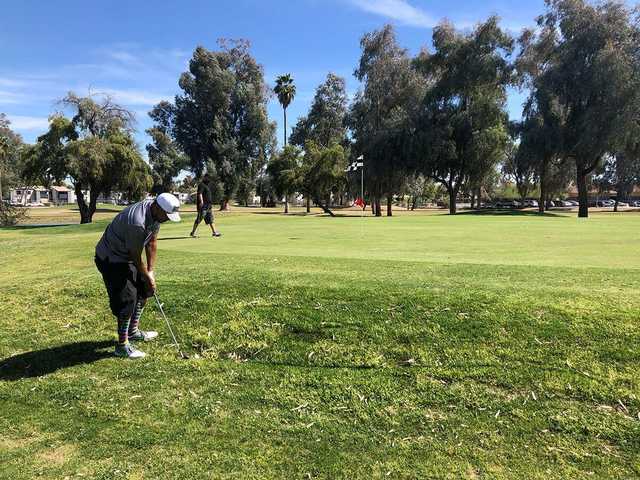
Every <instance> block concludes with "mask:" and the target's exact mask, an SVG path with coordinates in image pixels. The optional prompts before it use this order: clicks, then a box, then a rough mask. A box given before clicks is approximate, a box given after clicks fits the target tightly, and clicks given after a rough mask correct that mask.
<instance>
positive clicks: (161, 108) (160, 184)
mask: <svg viewBox="0 0 640 480" xmlns="http://www.w3.org/2000/svg"><path fill="white" fill-rule="evenodd" d="M172 109H173V105H171V104H170V103H169V102H166V101H165V102H160V103H159V104H158V105H156V106H155V107H154V108H153V110H151V112H149V117H151V119H152V120H153V121H154V126H153V127H151V128H149V129H147V130H146V132H147V135H149V136H150V137H151V140H152V143H149V144H148V145H147V146H146V149H147V154H148V156H149V163H150V165H151V169H152V172H153V188H152V191H153V192H154V193H157V194H159V193H163V192H171V191H172V190H173V187H174V179H175V178H176V177H177V176H178V175H179V173H180V172H181V171H182V170H183V169H185V168H187V166H188V158H187V156H186V155H184V154H183V153H182V152H181V151H180V148H179V146H178V145H177V144H176V142H175V141H174V140H173V139H172V138H171V133H172V131H173V127H174V125H173V120H174V118H175V115H173V111H172Z"/></svg>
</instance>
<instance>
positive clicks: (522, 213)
mask: <svg viewBox="0 0 640 480" xmlns="http://www.w3.org/2000/svg"><path fill="white" fill-rule="evenodd" d="M457 215H461V216H462V215H477V216H483V215H491V216H495V215H501V216H505V217H558V218H562V217H565V216H566V215H558V214H557V213H551V212H545V213H540V212H538V211H537V210H512V209H497V208H487V209H483V210H468V211H464V212H458V213H457Z"/></svg>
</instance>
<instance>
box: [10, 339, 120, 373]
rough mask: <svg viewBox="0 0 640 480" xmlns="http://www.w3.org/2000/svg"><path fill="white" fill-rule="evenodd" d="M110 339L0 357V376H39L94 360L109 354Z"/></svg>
mask: <svg viewBox="0 0 640 480" xmlns="http://www.w3.org/2000/svg"><path fill="white" fill-rule="evenodd" d="M113 345H114V342H113V341H111V340H102V341H100V342H77V343H69V344H66V345H60V346H58V347H51V348H45V349H43V350H35V351H33V352H26V353H21V354H19V355H15V356H13V357H9V358H5V359H4V360H0V380H9V381H15V380H20V379H22V378H33V377H42V376H44V375H48V374H50V373H53V372H55V371H57V370H59V369H61V368H68V367H74V366H76V365H83V364H88V363H93V362H96V361H98V360H100V359H103V358H108V357H112V356H113V352H112V351H111V349H109V350H105V349H106V348H107V347H113Z"/></svg>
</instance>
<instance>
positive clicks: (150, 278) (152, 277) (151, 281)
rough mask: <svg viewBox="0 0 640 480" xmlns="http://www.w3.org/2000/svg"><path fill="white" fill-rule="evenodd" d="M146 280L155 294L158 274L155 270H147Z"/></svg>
mask: <svg viewBox="0 0 640 480" xmlns="http://www.w3.org/2000/svg"><path fill="white" fill-rule="evenodd" d="M146 280H147V284H148V286H149V290H151V294H153V293H154V292H155V291H156V275H155V274H154V273H153V271H150V272H147V276H146Z"/></svg>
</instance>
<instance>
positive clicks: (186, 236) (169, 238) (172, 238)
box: [158, 235, 193, 241]
mask: <svg viewBox="0 0 640 480" xmlns="http://www.w3.org/2000/svg"><path fill="white" fill-rule="evenodd" d="M187 238H193V237H190V236H189V235H185V236H184V237H162V238H159V239H158V241H161V240H185V239H187Z"/></svg>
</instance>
